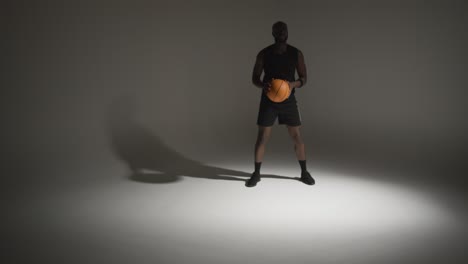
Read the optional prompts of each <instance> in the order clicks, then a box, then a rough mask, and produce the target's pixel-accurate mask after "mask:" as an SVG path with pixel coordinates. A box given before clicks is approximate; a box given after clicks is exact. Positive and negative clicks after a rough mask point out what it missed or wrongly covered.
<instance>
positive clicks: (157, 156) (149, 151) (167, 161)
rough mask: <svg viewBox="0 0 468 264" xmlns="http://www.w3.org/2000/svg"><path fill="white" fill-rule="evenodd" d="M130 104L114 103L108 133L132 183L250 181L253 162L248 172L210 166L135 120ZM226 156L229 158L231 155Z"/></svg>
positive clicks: (132, 107) (124, 99)
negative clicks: (208, 180) (176, 148)
mask: <svg viewBox="0 0 468 264" xmlns="http://www.w3.org/2000/svg"><path fill="white" fill-rule="evenodd" d="M128 102H129V101H128V98H121V99H120V101H115V102H113V105H112V106H111V111H110V116H109V119H108V130H109V131H108V133H109V136H110V145H111V149H112V152H113V154H114V155H115V156H116V157H117V158H118V159H119V160H121V161H122V162H124V163H125V164H126V166H127V167H128V168H129V171H130V175H129V176H127V178H128V179H129V180H132V181H137V182H145V183H173V182H177V181H179V180H181V179H182V176H188V177H196V178H205V179H211V180H229V181H242V182H245V181H246V180H248V179H249V178H250V176H251V173H252V172H253V161H252V172H244V171H238V170H232V169H226V168H220V167H215V166H210V165H206V164H203V163H201V162H199V161H196V160H193V159H190V158H187V157H185V156H184V155H182V154H181V153H179V152H177V151H176V150H174V149H172V148H171V147H170V146H168V145H167V144H166V143H165V142H163V141H162V140H161V138H160V137H159V136H158V135H157V134H156V133H155V132H154V131H152V130H150V129H149V128H146V127H145V126H143V125H141V124H139V123H138V122H137V121H135V118H134V113H133V112H134V105H132V104H128ZM166 129H167V128H166ZM226 151H227V152H228V151H229V150H226ZM218 154H219V155H224V154H223V153H218ZM225 154H226V157H229V153H225ZM262 178H276V179H290V180H299V178H293V177H286V176H281V175H273V174H262Z"/></svg>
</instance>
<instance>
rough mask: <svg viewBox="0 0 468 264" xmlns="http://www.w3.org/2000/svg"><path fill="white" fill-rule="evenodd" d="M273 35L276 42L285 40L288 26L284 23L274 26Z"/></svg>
mask: <svg viewBox="0 0 468 264" xmlns="http://www.w3.org/2000/svg"><path fill="white" fill-rule="evenodd" d="M273 37H274V38H275V40H276V41H277V42H286V40H288V27H287V26H286V25H278V26H276V27H274V28H273Z"/></svg>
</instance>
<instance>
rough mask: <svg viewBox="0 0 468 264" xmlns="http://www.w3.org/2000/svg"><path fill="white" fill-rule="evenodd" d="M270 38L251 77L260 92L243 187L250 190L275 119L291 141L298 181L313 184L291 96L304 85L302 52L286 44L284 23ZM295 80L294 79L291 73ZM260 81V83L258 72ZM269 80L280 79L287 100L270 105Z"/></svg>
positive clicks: (275, 27)
mask: <svg viewBox="0 0 468 264" xmlns="http://www.w3.org/2000/svg"><path fill="white" fill-rule="evenodd" d="M272 34H273V37H274V39H275V43H274V44H272V45H270V46H268V47H266V48H264V49H262V50H261V51H260V52H259V53H258V55H257V59H256V61H255V66H254V69H253V74H252V82H253V84H254V85H255V86H256V87H258V88H260V89H262V94H261V99H260V109H259V112H258V118H257V125H258V135H257V141H256V143H255V171H254V172H253V173H252V176H251V177H250V179H249V180H248V181H247V182H246V186H247V187H253V186H255V185H256V184H257V182H259V181H260V167H261V164H262V160H263V155H264V153H265V145H266V143H267V141H268V139H269V137H270V134H271V129H272V126H273V124H274V123H275V121H276V118H277V117H278V123H279V124H280V125H282V124H285V125H286V126H287V128H288V132H289V135H290V136H291V138H292V139H293V141H294V150H295V152H296V156H297V159H298V161H299V164H300V166H301V171H302V172H301V178H300V179H301V181H302V182H303V183H305V184H309V185H313V184H315V181H314V179H313V178H312V176H311V175H310V173H309V172H308V171H307V168H306V157H305V145H304V142H303V141H302V138H301V134H300V130H299V129H300V127H301V116H300V113H299V109H298V107H297V101H296V97H295V95H294V93H295V89H296V88H301V87H303V86H304V84H305V83H306V82H307V71H306V66H305V62H304V56H303V54H302V52H301V51H300V50H299V49H297V48H295V47H293V46H291V45H289V44H287V43H286V41H287V39H288V27H287V25H286V23H284V22H282V21H278V22H276V23H275V24H273V27H272ZM296 70H297V73H298V76H299V78H298V79H296V78H295V73H296ZM263 71H264V72H265V75H264V76H263V80H260V76H261V74H262V72H263ZM272 79H283V80H286V81H287V82H288V83H289V89H290V91H291V94H290V96H289V97H288V99H286V100H285V101H283V102H280V103H275V102H273V101H271V100H270V99H269V98H268V97H267V95H266V93H267V92H268V91H269V89H270V86H271V80H272Z"/></svg>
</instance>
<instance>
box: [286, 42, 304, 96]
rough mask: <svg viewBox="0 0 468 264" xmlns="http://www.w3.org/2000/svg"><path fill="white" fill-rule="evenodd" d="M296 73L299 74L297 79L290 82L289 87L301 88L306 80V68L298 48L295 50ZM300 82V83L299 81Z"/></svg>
mask: <svg viewBox="0 0 468 264" xmlns="http://www.w3.org/2000/svg"><path fill="white" fill-rule="evenodd" d="M296 69H297V74H298V75H299V79H297V80H296V81H294V82H290V83H289V86H290V88H291V89H292V88H301V87H302V86H304V85H305V84H306V82H307V69H306V65H305V60H304V55H303V54H302V52H301V51H300V50H298V51H297V67H296ZM300 80H301V81H302V84H301V81H300Z"/></svg>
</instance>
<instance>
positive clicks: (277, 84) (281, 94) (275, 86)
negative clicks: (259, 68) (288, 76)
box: [267, 79, 291, 103]
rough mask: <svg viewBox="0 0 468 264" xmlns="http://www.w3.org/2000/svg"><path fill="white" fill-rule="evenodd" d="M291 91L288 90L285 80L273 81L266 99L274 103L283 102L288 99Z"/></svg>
mask: <svg viewBox="0 0 468 264" xmlns="http://www.w3.org/2000/svg"><path fill="white" fill-rule="evenodd" d="M290 93H291V91H290V90H289V84H288V82H287V81H285V80H281V79H273V81H272V82H271V89H270V91H269V92H268V93H267V96H268V98H270V100H271V101H273V102H275V103H280V102H283V101H284V100H286V99H288V97H289V95H290Z"/></svg>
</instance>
